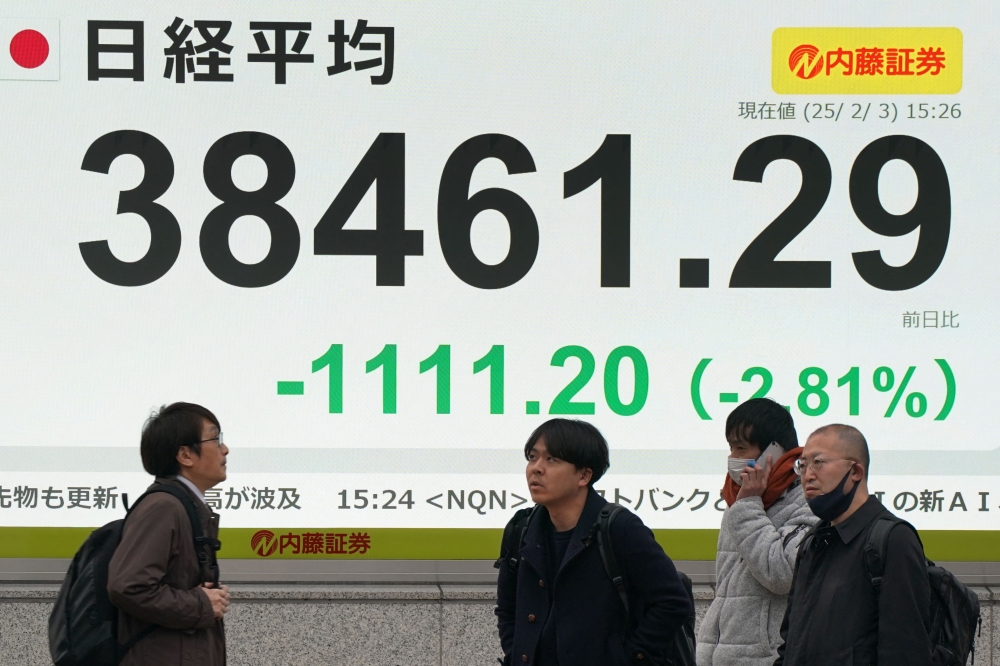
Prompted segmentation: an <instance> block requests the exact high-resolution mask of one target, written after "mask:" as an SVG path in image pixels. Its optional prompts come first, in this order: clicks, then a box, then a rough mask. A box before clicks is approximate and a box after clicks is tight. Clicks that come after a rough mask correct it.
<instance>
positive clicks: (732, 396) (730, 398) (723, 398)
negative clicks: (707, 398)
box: [719, 393, 740, 402]
mask: <svg viewBox="0 0 1000 666" xmlns="http://www.w3.org/2000/svg"><path fill="white" fill-rule="evenodd" d="M739 401H740V394H739V393H720V394H719V402H739Z"/></svg>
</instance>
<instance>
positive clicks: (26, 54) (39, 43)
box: [10, 30, 49, 69]
mask: <svg viewBox="0 0 1000 666" xmlns="http://www.w3.org/2000/svg"><path fill="white" fill-rule="evenodd" d="M10 57H11V58H13V59H14V62H16V63H17V64H18V65H20V66H21V67H24V68H25V69H34V68H35V67H38V66H39V65H41V64H42V63H43V62H45V60H46V59H47V58H48V57H49V42H48V40H47V39H45V35H43V34H42V33H40V32H38V31H37V30H22V31H21V32H19V33H17V34H16V35H14V39H12V40H10Z"/></svg>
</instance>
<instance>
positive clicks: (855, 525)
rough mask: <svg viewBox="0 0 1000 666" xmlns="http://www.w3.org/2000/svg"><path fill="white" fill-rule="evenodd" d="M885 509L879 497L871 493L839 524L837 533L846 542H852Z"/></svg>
mask: <svg viewBox="0 0 1000 666" xmlns="http://www.w3.org/2000/svg"><path fill="white" fill-rule="evenodd" d="M884 510H885V508H884V507H883V506H882V503H881V502H879V501H878V498H877V497H875V496H874V495H869V496H868V499H867V500H866V501H865V503H864V504H862V505H861V506H859V507H858V510H857V511H855V512H854V513H853V514H851V516H850V517H848V518H847V520H845V521H844V522H842V523H840V524H839V525H837V533H838V534H839V535H840V538H841V540H842V541H843V542H844V543H845V544H847V543H851V541H853V540H854V537H856V536H858V535H859V534H861V532H862V530H864V529H865V528H866V527H868V525H870V524H871V522H872V521H873V520H875V518H877V517H878V515H879V514H880V513H882V512H883V511H884Z"/></svg>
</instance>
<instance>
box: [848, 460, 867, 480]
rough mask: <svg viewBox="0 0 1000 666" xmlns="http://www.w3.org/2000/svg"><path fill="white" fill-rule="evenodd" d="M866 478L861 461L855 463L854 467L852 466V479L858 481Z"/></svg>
mask: <svg viewBox="0 0 1000 666" xmlns="http://www.w3.org/2000/svg"><path fill="white" fill-rule="evenodd" d="M864 478H865V468H864V467H863V466H862V465H861V463H854V467H852V468H851V481H854V482H855V483H858V482H859V481H862V480H863V479H864Z"/></svg>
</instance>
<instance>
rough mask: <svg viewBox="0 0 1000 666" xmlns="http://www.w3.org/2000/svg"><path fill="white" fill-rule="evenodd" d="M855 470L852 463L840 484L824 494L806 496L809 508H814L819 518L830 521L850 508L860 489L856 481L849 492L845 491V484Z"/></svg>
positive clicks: (813, 510)
mask: <svg viewBox="0 0 1000 666" xmlns="http://www.w3.org/2000/svg"><path fill="white" fill-rule="evenodd" d="M853 470H854V466H853V465H852V466H851V469H849V470H847V474H845V475H844V479H843V480H842V481H841V482H840V485H839V486H837V487H836V488H834V489H833V490H831V491H830V492H828V493H826V494H824V495H817V496H816V497H813V498H812V499H809V498H806V502H808V503H809V508H810V509H812V512H813V513H814V514H815V515H816V517H817V518H819V519H820V520H827V521H830V520H833V519H834V518H836V517H837V516H839V515H840V514H842V513H844V512H845V511H847V509H848V508H850V506H851V502H853V501H854V493H856V492H857V491H858V484H857V483H855V484H854V487H853V488H851V492H849V493H844V486H846V485H847V479H848V477H850V476H851V472H852V471H853Z"/></svg>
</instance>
